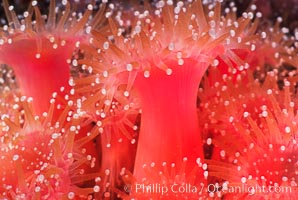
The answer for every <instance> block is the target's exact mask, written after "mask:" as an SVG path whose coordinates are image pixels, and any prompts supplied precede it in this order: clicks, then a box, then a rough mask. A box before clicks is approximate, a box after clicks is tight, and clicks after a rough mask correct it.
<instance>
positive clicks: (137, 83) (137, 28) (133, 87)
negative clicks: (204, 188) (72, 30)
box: [77, 1, 257, 184]
mask: <svg viewBox="0 0 298 200" xmlns="http://www.w3.org/2000/svg"><path fill="white" fill-rule="evenodd" d="M154 6H155V7H154V8H153V7H150V6H149V5H146V4H145V7H144V9H143V10H144V11H135V12H134V13H133V16H134V18H133V19H132V20H131V21H130V22H131V23H133V24H131V27H130V29H129V30H131V31H129V30H126V29H125V27H121V24H126V23H125V22H124V23H119V24H120V27H119V26H118V27H117V26H116V25H115V24H116V23H115V22H114V21H113V20H112V19H111V18H110V19H109V25H110V29H111V33H112V35H111V36H109V37H106V36H104V35H102V34H101V33H100V32H98V31H93V32H92V34H93V40H92V43H93V46H94V47H95V48H93V49H92V48H86V49H85V52H86V55H85V56H88V61H86V60H84V59H83V60H82V61H81V63H82V64H83V65H87V66H90V68H91V69H92V70H91V71H92V74H91V75H90V76H89V77H88V78H86V79H85V81H86V82H85V83H84V84H87V85H90V84H91V85H92V86H94V87H97V88H98V95H93V97H92V100H91V98H90V99H87V100H86V102H88V100H89V102H90V101H93V102H97V100H101V99H102V98H103V99H105V100H108V101H105V100H101V101H99V102H106V103H107V104H108V105H109V104H110V102H111V100H112V99H113V97H114V96H119V94H120V95H122V96H131V97H132V98H133V99H138V101H139V102H140V108H141V127H140V133H139V138H138V147H137V153H136V159H135V165H134V172H133V175H134V178H135V180H136V181H137V182H147V183H153V182H154V179H153V176H150V175H149V174H147V173H146V171H147V169H146V168H149V171H151V170H150V168H151V166H154V167H155V170H154V171H156V173H161V174H163V172H164V169H165V167H164V166H168V167H170V166H175V167H174V168H175V169H177V171H179V170H182V171H183V173H184V174H187V173H188V172H191V171H193V169H195V168H200V167H202V163H203V148H202V142H201V136H200V130H199V126H198V121H197V113H196V100H197V88H198V85H199V83H200V80H201V78H202V76H203V74H204V73H205V71H206V69H207V68H208V67H209V66H210V65H212V64H213V65H217V64H218V60H216V59H215V58H217V57H220V58H222V59H224V60H227V61H229V60H232V61H233V62H235V63H237V64H239V65H241V64H243V61H242V60H241V59H240V58H239V57H238V56H237V55H236V54H235V53H234V50H235V49H248V50H250V49H251V46H252V45H253V44H252V41H251V40H252V38H253V37H254V31H255V29H256V26H257V20H256V23H254V24H253V23H251V20H252V19H253V18H254V14H253V13H252V12H249V13H246V15H244V16H243V17H241V18H239V19H237V18H236V17H235V12H234V11H235V10H236V9H231V10H229V11H227V12H226V16H221V5H220V3H216V4H208V5H202V2H201V1H194V2H192V3H183V2H178V3H177V4H176V5H174V2H173V1H159V2H157V3H156V4H154ZM126 17H127V16H126ZM126 20H127V19H126ZM119 21H120V22H123V20H118V22H119ZM251 24H253V25H251ZM103 80H104V81H103ZM79 82H80V81H79ZM123 83H126V87H120V86H122V84H123ZM107 86H109V87H107ZM81 87H83V86H81ZM83 88H84V87H83ZM99 88H100V89H99ZM77 90H78V89H77ZM100 93H102V94H103V95H104V97H103V95H102V94H100ZM98 105H99V104H98ZM128 108H129V107H128ZM102 110H103V109H102ZM103 111H104V110H103ZM198 160H199V161H200V162H197V161H198ZM166 168H167V167H166ZM183 173H182V174H183ZM177 175H178V172H177ZM196 176H197V177H196V178H195V180H196V181H195V182H196V183H197V184H198V183H200V182H204V180H203V173H199V172H198V173H196ZM185 182H187V180H186V179H184V183H185ZM181 184H182V182H181Z"/></svg>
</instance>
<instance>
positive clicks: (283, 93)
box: [200, 72, 298, 199]
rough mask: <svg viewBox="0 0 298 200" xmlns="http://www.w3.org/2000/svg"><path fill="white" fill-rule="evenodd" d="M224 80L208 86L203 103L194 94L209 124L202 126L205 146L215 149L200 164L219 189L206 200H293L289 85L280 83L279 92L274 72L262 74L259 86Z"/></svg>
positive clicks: (294, 116)
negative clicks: (215, 199) (214, 199)
mask: <svg viewBox="0 0 298 200" xmlns="http://www.w3.org/2000/svg"><path fill="white" fill-rule="evenodd" d="M213 73H214V72H213ZM244 76H247V75H244ZM239 77H240V76H239ZM225 78H226V81H225V82H224V84H216V85H217V86H214V87H213V90H214V93H216V94H217V95H214V97H211V98H210V96H209V98H207V99H208V102H205V101H204V100H205V99H206V97H205V98H204V97H203V96H204V95H203V94H200V96H201V100H203V101H204V103H202V105H203V107H204V110H209V111H207V112H206V114H207V115H205V117H206V118H207V119H208V120H210V121H211V123H205V125H204V131H206V134H207V135H208V136H207V137H208V138H206V143H207V144H208V145H214V146H215V147H216V148H218V151H214V152H213V156H212V158H213V159H212V160H208V161H206V162H207V163H208V173H209V176H210V177H213V178H214V177H216V178H218V179H217V181H218V182H217V184H218V186H219V188H217V189H215V190H214V191H211V193H210V195H211V196H215V195H217V196H224V198H227V199H263V198H264V199H274V198H281V199H296V198H297V178H298V173H297V155H296V154H297V150H298V149H297V148H298V146H297V141H296V139H295V138H296V137H297V113H296V112H295V110H296V109H295V108H296V102H295V98H294V96H293V92H291V88H292V87H291V84H290V82H289V81H287V80H284V85H285V86H284V88H283V90H279V88H278V85H277V76H276V73H274V72H268V74H267V77H266V79H265V81H264V83H263V84H261V83H259V81H257V80H256V81H255V82H251V81H249V82H248V83H247V82H246V81H242V80H241V77H240V78H238V79H237V82H236V83H234V82H233V81H232V77H225ZM219 85H222V86H219ZM223 88H224V89H223ZM205 89H211V88H205ZM207 96H208V94H207ZM202 112H203V111H202ZM227 124H229V126H227ZM233 141H237V143H234V142H233ZM213 180H214V179H213ZM212 184H214V185H215V183H212Z"/></svg>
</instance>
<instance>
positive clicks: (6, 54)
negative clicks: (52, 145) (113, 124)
mask: <svg viewBox="0 0 298 200" xmlns="http://www.w3.org/2000/svg"><path fill="white" fill-rule="evenodd" d="M37 4H38V3H37V1H32V2H31V5H30V6H29V8H28V10H27V11H26V12H24V14H23V18H22V19H18V17H17V15H16V13H15V11H14V7H13V6H10V5H9V4H8V1H7V0H4V1H3V6H4V10H5V14H6V17H7V20H8V25H5V26H3V28H2V29H1V30H0V63H1V64H7V65H9V66H10V67H12V68H13V70H14V73H15V75H16V78H17V81H18V84H19V87H20V89H21V92H22V94H23V95H26V96H30V97H32V98H33V100H34V102H35V103H34V105H33V107H34V112H35V113H36V114H42V112H45V111H47V110H48V107H49V105H50V103H49V100H50V98H51V97H52V93H54V92H61V95H65V92H66V91H67V90H68V88H69V86H68V80H69V77H70V70H69V63H68V61H69V60H70V58H71V57H72V55H73V52H74V50H75V49H76V45H77V46H78V45H79V43H80V42H88V34H87V33H88V26H86V24H87V22H88V20H89V17H90V15H91V13H92V11H93V5H91V4H89V5H88V7H87V9H86V11H85V13H84V15H77V14H75V12H72V9H71V6H70V3H68V2H67V1H62V4H63V5H64V6H65V10H64V11H63V12H62V11H61V10H60V11H59V9H56V3H55V1H54V0H51V1H50V6H49V15H48V17H47V18H46V19H45V17H44V16H42V15H41V13H40V10H39V8H38V7H37V6H38V5H37ZM33 18H34V21H33ZM62 102H63V101H62Z"/></svg>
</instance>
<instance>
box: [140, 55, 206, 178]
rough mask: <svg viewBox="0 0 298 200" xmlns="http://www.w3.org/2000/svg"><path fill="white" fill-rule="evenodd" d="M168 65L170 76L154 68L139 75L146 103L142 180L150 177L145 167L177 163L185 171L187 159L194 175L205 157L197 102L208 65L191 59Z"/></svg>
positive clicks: (142, 131) (143, 119)
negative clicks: (196, 167)
mask: <svg viewBox="0 0 298 200" xmlns="http://www.w3.org/2000/svg"><path fill="white" fill-rule="evenodd" d="M165 64H166V65H167V66H168V67H169V68H170V69H171V70H167V73H166V72H165V71H163V70H160V69H158V68H157V67H155V66H154V67H152V69H153V70H151V71H150V75H149V74H146V73H145V76H142V75H139V76H138V77H137V79H136V82H135V87H136V89H137V90H138V92H139V95H140V98H141V104H142V119H141V130H140V136H139V142H138V149H137V155H136V161H135V169H134V175H135V177H136V178H137V180H138V181H139V180H142V179H143V178H144V177H147V178H148V175H146V174H145V171H144V169H143V165H144V164H145V165H152V163H154V164H153V165H156V166H160V167H161V166H162V165H163V164H165V163H167V164H170V165H171V164H175V166H176V167H177V169H181V167H182V160H183V159H184V160H185V158H187V163H188V164H187V166H186V168H185V172H190V171H191V170H192V169H193V168H194V167H195V165H196V159H197V158H202V156H203V153H202V152H203V148H202V141H201V137H200V131H199V127H198V119H197V111H196V110H197V109H196V101H197V90H198V85H199V82H200V80H201V78H202V76H203V74H204V72H205V70H206V68H207V66H208V65H207V64H206V63H200V62H198V61H195V60H193V59H190V58H189V59H185V60H184V64H183V65H182V66H179V65H178V63H177V61H174V60H170V61H166V62H165ZM147 75H149V77H148V76H147ZM146 77H147V78H146Z"/></svg>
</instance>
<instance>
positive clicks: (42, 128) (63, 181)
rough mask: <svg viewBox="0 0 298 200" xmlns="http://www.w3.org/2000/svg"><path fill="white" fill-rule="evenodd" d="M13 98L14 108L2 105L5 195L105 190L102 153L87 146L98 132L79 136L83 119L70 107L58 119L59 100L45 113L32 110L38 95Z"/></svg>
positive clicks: (0, 182) (1, 189) (0, 190)
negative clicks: (98, 157) (100, 168)
mask: <svg viewBox="0 0 298 200" xmlns="http://www.w3.org/2000/svg"><path fill="white" fill-rule="evenodd" d="M6 100H10V99H6ZM13 100H14V101H12V102H11V101H10V103H11V104H13V108H12V110H10V109H11V108H8V107H6V106H4V107H1V108H2V111H4V110H6V112H5V113H6V114H3V115H2V116H1V122H2V123H1V127H2V129H1V135H0V140H1V146H0V147H1V148H0V151H1V156H0V163H1V167H0V168H1V170H0V171H1V172H0V174H1V179H0V197H1V198H5V199H6V198H9V199H45V198H50V199H86V198H87V197H88V196H90V195H91V196H90V197H92V194H93V193H96V192H99V186H98V185H97V184H96V183H95V182H96V178H97V177H98V176H99V174H98V173H96V171H97V170H98V166H97V164H96V163H97V160H96V157H94V156H93V155H91V154H89V152H86V149H84V148H83V146H84V145H85V144H86V143H89V145H90V141H92V140H93V139H94V138H95V137H96V135H97V134H98V131H97V130H96V129H93V130H91V131H90V132H88V134H86V135H85V137H81V138H80V139H76V135H78V134H79V132H80V131H81V128H82V127H81V124H82V120H83V119H82V118H79V114H76V113H74V112H72V111H71V110H70V108H69V107H67V108H65V109H64V110H63V111H62V112H61V113H62V114H61V115H60V116H59V117H58V120H55V119H53V110H54V101H55V100H54V99H53V100H52V101H51V102H52V104H51V106H50V109H49V111H48V112H47V113H44V115H43V116H41V117H38V116H34V115H33V113H32V105H31V103H32V98H28V99H26V97H24V96H22V97H15V98H14V99H13ZM3 105H5V104H3ZM93 145H95V144H93ZM89 180H90V181H91V182H93V184H92V186H89V185H88V181H89Z"/></svg>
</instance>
